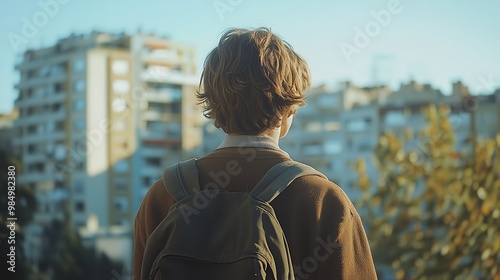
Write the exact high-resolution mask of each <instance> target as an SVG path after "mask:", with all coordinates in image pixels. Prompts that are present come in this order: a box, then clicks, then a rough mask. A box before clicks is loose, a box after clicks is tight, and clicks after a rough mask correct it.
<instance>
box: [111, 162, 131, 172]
mask: <svg viewBox="0 0 500 280" xmlns="http://www.w3.org/2000/svg"><path fill="white" fill-rule="evenodd" d="M113 169H114V170H115V172H116V173H127V172H128V171H129V163H128V161H127V160H125V159H122V160H119V161H117V162H116V163H115V166H114V167H113Z"/></svg>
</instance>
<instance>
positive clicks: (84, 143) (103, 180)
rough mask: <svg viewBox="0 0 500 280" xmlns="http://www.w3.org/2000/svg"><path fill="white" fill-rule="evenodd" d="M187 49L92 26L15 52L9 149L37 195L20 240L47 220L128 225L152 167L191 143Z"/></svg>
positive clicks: (196, 123)
mask: <svg viewBox="0 0 500 280" xmlns="http://www.w3.org/2000/svg"><path fill="white" fill-rule="evenodd" d="M195 55H196V54H195V51H194V49H193V48H192V47H190V46H187V45H182V44H177V43H175V42H172V41H171V40H169V39H167V38H161V37H157V36H154V35H151V34H141V33H138V34H135V35H127V34H109V33H100V32H93V33H90V34H86V35H71V36H69V37H67V38H64V39H61V40H59V41H58V42H57V43H56V44H55V45H53V46H51V47H47V48H42V49H36V50H28V51H26V52H25V54H24V57H23V59H22V61H21V62H20V63H19V64H18V65H17V66H16V69H17V70H18V71H19V73H20V82H19V84H18V85H17V86H16V87H17V89H18V90H19V97H18V98H17V100H16V102H15V106H16V107H17V109H18V110H19V113H20V114H19V118H18V119H17V120H16V121H15V124H14V128H15V132H16V133H15V138H14V144H15V146H14V148H15V152H16V154H17V155H18V157H19V158H20V159H21V161H22V163H23V165H24V169H23V172H22V173H21V174H19V178H18V183H19V184H25V185H28V186H29V187H30V188H32V189H34V190H35V194H36V198H37V200H38V203H39V204H38V209H37V212H36V213H35V217H34V224H33V225H32V226H31V233H32V234H31V235H30V236H32V238H31V240H29V242H32V243H33V244H34V245H35V246H36V245H37V244H39V243H41V242H42V237H41V236H40V234H41V230H40V229H41V227H42V226H47V225H49V223H50V222H51V221H53V220H55V219H57V220H64V219H66V220H67V221H69V222H70V223H71V224H72V225H73V227H74V228H76V229H80V230H83V229H88V227H87V224H88V222H89V221H92V224H93V225H94V226H93V229H94V232H95V231H96V229H99V228H100V229H109V228H112V227H120V228H121V229H122V230H125V231H128V232H129V233H130V232H131V230H132V225H133V220H134V217H135V213H136V211H137V208H138V207H139V204H140V202H141V200H142V197H143V196H144V194H145V192H146V191H147V189H148V188H149V187H150V186H151V184H152V183H153V182H154V181H155V180H156V179H159V178H160V177H161V174H162V168H163V167H165V166H167V165H168V164H171V163H173V162H176V161H178V160H179V159H181V158H184V157H186V156H187V155H189V154H192V153H194V152H196V149H197V147H199V146H200V143H201V126H202V122H201V120H202V119H201V113H200V111H199V109H198V107H197V106H196V101H195V96H194V93H195V89H196V88H197V85H198V81H197V78H196V71H197V70H196V64H195V63H196V57H195ZM31 255H32V258H33V261H36V259H39V258H40V257H41V256H36V252H32V254H31Z"/></svg>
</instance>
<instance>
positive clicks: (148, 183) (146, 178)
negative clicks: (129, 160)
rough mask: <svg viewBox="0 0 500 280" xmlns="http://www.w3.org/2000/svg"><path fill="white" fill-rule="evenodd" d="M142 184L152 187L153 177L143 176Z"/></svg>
mask: <svg viewBox="0 0 500 280" xmlns="http://www.w3.org/2000/svg"><path fill="white" fill-rule="evenodd" d="M142 185H143V186H144V187H150V186H151V185H152V184H151V177H142Z"/></svg>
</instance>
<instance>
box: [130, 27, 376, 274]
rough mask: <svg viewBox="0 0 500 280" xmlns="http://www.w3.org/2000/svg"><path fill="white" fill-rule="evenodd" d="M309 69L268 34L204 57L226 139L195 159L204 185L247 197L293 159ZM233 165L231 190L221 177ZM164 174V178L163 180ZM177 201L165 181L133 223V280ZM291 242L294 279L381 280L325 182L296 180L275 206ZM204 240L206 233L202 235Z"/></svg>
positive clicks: (233, 34)
mask: <svg viewBox="0 0 500 280" xmlns="http://www.w3.org/2000/svg"><path fill="white" fill-rule="evenodd" d="M310 83H311V81H310V74H309V69H308V66H307V63H306V62H305V61H304V60H303V59H302V58H301V57H300V56H299V55H298V54H297V53H295V52H294V51H293V49H292V47H291V46H290V45H289V44H288V43H286V42H285V41H283V40H282V39H280V38H279V37H278V36H277V35H275V34H273V33H272V32H271V31H270V30H269V29H266V28H258V29H252V30H247V29H231V30H229V31H227V32H226V33H224V34H223V35H222V37H221V39H220V41H219V44H218V46H217V47H215V48H214V49H213V50H212V51H211V52H210V53H209V54H208V56H207V58H206V60H205V63H204V68H203V74H202V82H201V84H202V87H201V89H200V92H199V93H198V96H197V97H198V100H199V101H200V103H202V104H203V105H204V106H205V108H204V109H205V110H204V115H205V116H206V117H208V118H210V119H212V120H213V121H214V124H215V126H216V127H218V128H220V129H222V130H223V131H224V132H225V133H226V134H227V137H226V138H225V140H224V141H223V142H222V144H221V145H220V146H219V147H218V148H217V149H215V150H214V151H212V152H211V153H209V154H207V155H205V156H203V157H201V158H199V159H197V160H196V167H197V169H198V171H199V183H200V186H207V185H208V184H210V183H215V184H219V187H221V189H224V191H231V192H249V191H251V190H252V188H253V187H254V186H255V185H256V184H257V182H258V181H259V180H260V179H261V178H262V177H263V176H264V174H266V172H267V171H268V170H269V169H270V168H271V167H273V166H274V165H276V164H278V163H280V162H283V161H290V160H292V159H291V158H290V157H289V155H288V154H287V153H286V152H285V151H283V150H282V149H280V147H279V146H278V141H279V139H280V138H282V137H284V136H285V135H286V134H287V132H288V130H289V129H290V126H291V124H292V120H293V117H294V114H295V112H296V110H297V108H298V107H300V106H303V105H305V102H304V98H305V96H304V91H305V90H306V89H308V88H309V87H310ZM229 161H231V162H232V163H233V169H234V171H239V172H232V174H231V178H230V184H227V185H224V186H220V178H217V176H214V174H220V173H221V172H223V171H224V170H226V169H227V164H228V162H229ZM159 175H160V174H159ZM174 203H175V200H174V198H173V197H172V196H171V195H170V194H169V193H168V192H167V190H166V189H165V186H164V185H163V180H158V181H157V182H156V183H155V184H154V185H153V186H152V187H151V189H150V190H149V191H148V193H147V194H146V196H145V198H144V200H143V202H142V205H141V206H140V209H139V211H138V213H137V217H136V220H135V235H134V264H133V276H134V278H133V279H134V280H138V279H140V275H141V268H143V267H150V266H151V264H146V263H143V253H144V250H145V245H146V241H147V239H148V237H149V236H150V235H151V233H152V232H153V231H154V230H155V228H156V227H157V225H158V224H159V223H160V222H161V221H162V220H163V219H164V218H165V217H166V215H167V214H168V212H169V209H170V207H171V206H172V205H173V204H174ZM271 206H272V207H273V208H274V211H275V213H276V217H277V218H278V221H279V223H280V225H281V227H282V229H283V232H284V234H285V237H286V240H287V242H288V246H289V250H290V254H291V259H292V263H293V268H294V273H295V278H296V279H319V280H326V279H363V280H365V279H376V273H375V267H374V264H373V259H372V255H371V252H370V247H369V245H368V240H367V237H366V234H365V231H364V229H363V225H362V222H361V219H360V217H359V215H358V213H357V211H356V209H355V208H354V206H353V204H352V203H351V201H350V200H349V198H348V197H347V196H346V195H345V193H344V192H343V191H342V189H341V188H340V187H339V186H337V185H336V184H335V183H333V182H330V181H328V180H326V179H324V178H322V177H320V176H315V175H306V176H303V177H299V178H297V179H295V180H294V181H293V182H292V183H291V184H290V185H289V186H288V187H287V188H286V189H285V190H284V191H283V192H282V193H281V194H280V195H279V196H278V197H277V198H276V199H274V200H273V201H272V202H271ZM200 234H203V233H200Z"/></svg>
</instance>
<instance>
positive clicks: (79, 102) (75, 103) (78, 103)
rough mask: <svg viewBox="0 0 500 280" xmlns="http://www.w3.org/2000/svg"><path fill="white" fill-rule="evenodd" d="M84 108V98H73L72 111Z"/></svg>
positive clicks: (79, 110)
mask: <svg viewBox="0 0 500 280" xmlns="http://www.w3.org/2000/svg"><path fill="white" fill-rule="evenodd" d="M84 108H85V100H83V99H76V100H73V111H75V112H81V111H83V109H84Z"/></svg>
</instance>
